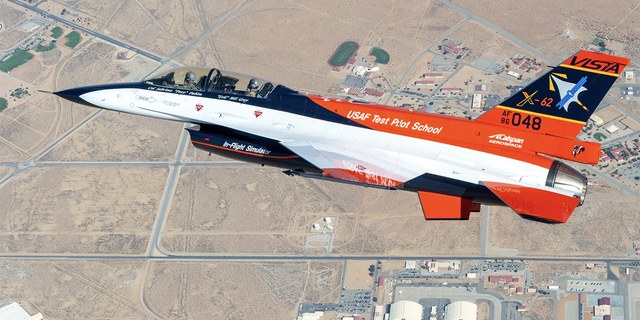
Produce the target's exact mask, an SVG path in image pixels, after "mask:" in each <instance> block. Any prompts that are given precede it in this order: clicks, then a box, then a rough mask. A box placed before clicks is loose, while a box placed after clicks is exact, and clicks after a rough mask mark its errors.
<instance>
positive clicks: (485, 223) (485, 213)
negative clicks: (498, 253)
mask: <svg viewBox="0 0 640 320" xmlns="http://www.w3.org/2000/svg"><path fill="white" fill-rule="evenodd" d="M480 210H481V212H482V233H481V235H480V237H481V238H480V241H481V242H480V256H482V257H486V256H487V245H488V242H489V206H486V205H482V207H481V209H480Z"/></svg>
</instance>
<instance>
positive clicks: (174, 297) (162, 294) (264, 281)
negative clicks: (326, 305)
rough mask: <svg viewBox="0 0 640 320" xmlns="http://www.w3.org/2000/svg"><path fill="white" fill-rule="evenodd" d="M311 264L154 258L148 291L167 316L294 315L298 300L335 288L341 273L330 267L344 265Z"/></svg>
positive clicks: (147, 296) (156, 308)
mask: <svg viewBox="0 0 640 320" xmlns="http://www.w3.org/2000/svg"><path fill="white" fill-rule="evenodd" d="M311 264H312V263H307V262H295V263H294V262H291V263H289V262H285V263H280V262H255V263H254V262H251V263H233V262H231V263H165V262H158V263H152V264H151V269H150V273H149V276H148V277H147V281H146V283H145V294H144V296H145V300H146V301H147V304H148V307H149V309H151V310H152V311H153V312H154V313H156V314H158V315H159V316H161V317H163V318H166V317H169V318H181V317H185V316H186V315H189V317H190V318H192V319H211V317H214V318H216V317H226V318H230V319H246V318H262V319H281V318H293V317H295V313H296V311H295V310H297V308H296V307H297V304H298V303H309V302H316V301H317V300H316V301H314V300H309V299H316V298H315V297H321V296H324V295H326V294H328V293H329V292H330V291H331V290H333V289H335V287H334V285H336V283H335V281H336V280H335V276H333V275H332V273H326V270H325V268H326V267H329V268H334V269H339V268H340V267H339V266H338V265H337V264H324V265H323V266H312V265H311ZM309 269H311V270H313V271H311V272H309V271H308V270H309ZM314 282H315V283H316V284H314Z"/></svg>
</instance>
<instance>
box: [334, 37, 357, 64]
mask: <svg viewBox="0 0 640 320" xmlns="http://www.w3.org/2000/svg"><path fill="white" fill-rule="evenodd" d="M356 50H358V44H357V43H355V42H353V41H347V42H344V43H342V44H341V45H340V48H338V50H336V52H335V53H334V54H333V56H332V57H331V60H329V65H331V66H332V67H342V66H344V65H345V64H347V62H349V58H351V56H352V55H353V53H355V52H356Z"/></svg>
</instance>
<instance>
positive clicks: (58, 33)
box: [51, 27, 62, 39]
mask: <svg viewBox="0 0 640 320" xmlns="http://www.w3.org/2000/svg"><path fill="white" fill-rule="evenodd" d="M60 36H62V28H60V27H55V28H53V29H51V38H54V39H58V38H60Z"/></svg>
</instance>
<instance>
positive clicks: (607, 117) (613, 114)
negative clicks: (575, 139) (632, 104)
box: [595, 104, 624, 124]
mask: <svg viewBox="0 0 640 320" xmlns="http://www.w3.org/2000/svg"><path fill="white" fill-rule="evenodd" d="M595 115H597V116H598V117H600V118H601V119H602V121H603V122H604V124H607V123H609V122H611V121H614V120H616V119H618V118H620V117H622V116H624V114H622V112H620V110H618V109H617V108H616V107H614V106H613V105H611V104H610V105H608V106H606V107H604V108H602V109H600V110H598V111H596V113H595Z"/></svg>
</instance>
